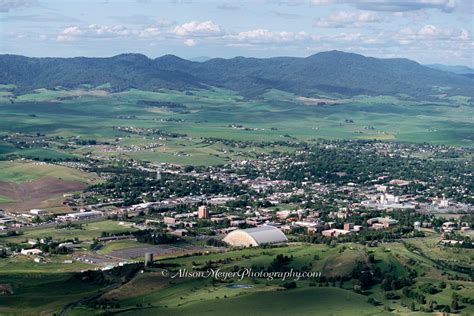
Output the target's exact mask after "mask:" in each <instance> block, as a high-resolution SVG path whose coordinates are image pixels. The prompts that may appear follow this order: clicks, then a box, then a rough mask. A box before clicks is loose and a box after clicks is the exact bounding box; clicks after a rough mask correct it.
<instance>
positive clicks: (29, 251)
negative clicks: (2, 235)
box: [20, 249, 43, 256]
mask: <svg viewBox="0 0 474 316" xmlns="http://www.w3.org/2000/svg"><path fill="white" fill-rule="evenodd" d="M20 253H21V254H22V255H25V256H30V255H35V256H36V255H40V254H42V253H43V252H42V251H41V250H39V249H21V252H20Z"/></svg>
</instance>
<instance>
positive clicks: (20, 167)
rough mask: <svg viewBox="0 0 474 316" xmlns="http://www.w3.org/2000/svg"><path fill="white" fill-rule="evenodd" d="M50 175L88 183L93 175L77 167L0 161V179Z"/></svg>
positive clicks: (24, 179) (22, 180)
mask: <svg viewBox="0 0 474 316" xmlns="http://www.w3.org/2000/svg"><path fill="white" fill-rule="evenodd" d="M42 177H50V178H56V179H61V180H64V181H78V182H84V183H89V182H90V181H91V180H93V179H94V177H93V176H92V175H91V174H88V173H86V172H82V171H80V170H77V169H72V168H67V167H63V166H56V165H49V164H40V163H36V162H29V161H14V162H12V161H0V181H7V182H17V183H21V182H25V181H30V180H35V179H39V178H42Z"/></svg>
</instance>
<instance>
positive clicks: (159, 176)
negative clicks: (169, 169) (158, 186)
mask: <svg viewBox="0 0 474 316" xmlns="http://www.w3.org/2000/svg"><path fill="white" fill-rule="evenodd" d="M156 180H158V181H159V180H161V172H160V170H157V171H156Z"/></svg>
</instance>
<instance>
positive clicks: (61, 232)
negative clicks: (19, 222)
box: [0, 220, 134, 243]
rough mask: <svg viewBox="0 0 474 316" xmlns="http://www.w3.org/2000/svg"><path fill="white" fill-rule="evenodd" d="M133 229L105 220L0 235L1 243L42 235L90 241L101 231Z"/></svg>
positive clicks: (114, 232) (17, 241) (20, 240)
mask: <svg viewBox="0 0 474 316" xmlns="http://www.w3.org/2000/svg"><path fill="white" fill-rule="evenodd" d="M130 230H134V229H133V228H132V227H131V226H130V224H129V223H126V224H123V225H120V222H117V221H112V220H105V221H97V222H89V223H84V224H82V228H81V229H79V228H57V227H51V228H41V229H32V230H25V231H23V232H22V234H21V235H19V236H12V237H7V236H5V235H3V236H0V242H1V243H24V242H27V241H28V239H38V238H44V237H52V238H53V239H55V240H71V239H74V238H76V237H77V238H79V240H81V241H91V240H92V239H94V238H97V237H100V236H101V233H102V232H109V233H110V234H116V233H121V232H126V231H130Z"/></svg>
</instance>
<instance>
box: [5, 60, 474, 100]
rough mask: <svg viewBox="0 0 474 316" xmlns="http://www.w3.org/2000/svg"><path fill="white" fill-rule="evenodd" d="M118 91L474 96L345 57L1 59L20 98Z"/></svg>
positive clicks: (407, 69) (452, 82) (462, 79)
mask: <svg viewBox="0 0 474 316" xmlns="http://www.w3.org/2000/svg"><path fill="white" fill-rule="evenodd" d="M107 83H108V84H110V87H111V89H112V90H113V91H122V90H126V89H130V88H136V89H142V90H152V91H153V90H157V89H163V88H167V89H177V90H188V89H206V88H209V87H212V86H215V87H222V88H227V89H231V90H234V91H237V92H239V93H240V94H242V95H244V96H247V97H253V96H258V95H259V94H261V93H263V92H264V91H266V90H268V89H272V88H273V89H279V90H283V91H287V92H291V93H295V94H297V95H302V96H314V95H318V94H331V95H341V96H353V95H360V94H365V95H398V94H404V95H411V96H414V97H428V96H430V95H433V94H439V91H441V90H442V91H443V93H446V94H448V95H465V96H474V88H473V87H474V79H473V78H470V77H467V76H462V75H459V74H455V73H452V72H446V71H442V70H438V69H433V68H430V67H427V66H423V65H421V64H419V63H417V62H415V61H412V60H409V59H401V58H394V59H378V58H373V57H365V56H362V55H358V54H353V53H345V52H341V51H328V52H322V53H317V54H314V55H311V56H309V57H305V58H297V57H274V58H265V59H259V58H245V57H235V58H231V59H223V58H214V59H210V60H206V61H204V62H197V61H189V60H185V59H182V58H179V57H177V56H174V55H165V56H162V57H158V58H155V59H150V58H148V57H147V56H145V55H141V54H121V55H117V56H114V57H108V58H89V57H75V58H31V57H24V56H18V55H0V84H14V85H16V86H17V88H16V93H23V92H27V91H32V90H34V89H38V88H55V87H58V86H61V87H66V88H75V87H78V86H80V85H84V84H88V85H92V86H99V85H102V84H107Z"/></svg>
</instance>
